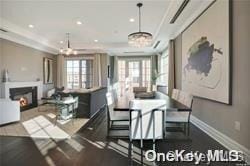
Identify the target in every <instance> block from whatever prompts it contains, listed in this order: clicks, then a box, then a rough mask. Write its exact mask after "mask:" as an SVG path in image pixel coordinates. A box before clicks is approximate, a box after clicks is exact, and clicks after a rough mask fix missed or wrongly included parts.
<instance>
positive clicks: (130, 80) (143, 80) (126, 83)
mask: <svg viewBox="0 0 250 166" xmlns="http://www.w3.org/2000/svg"><path fill="white" fill-rule="evenodd" d="M118 79H119V86H120V92H121V94H124V92H125V90H129V91H132V90H133V87H140V86H144V87H147V88H148V90H150V88H151V60H150V59H148V58H147V59H139V60H133V59H126V60H124V59H121V60H118Z"/></svg>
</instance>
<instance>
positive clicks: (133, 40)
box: [128, 3, 153, 48]
mask: <svg viewBox="0 0 250 166" xmlns="http://www.w3.org/2000/svg"><path fill="white" fill-rule="evenodd" d="M137 7H138V8H139V32H134V33H131V34H129V35H128V44H129V45H131V46H134V47H139V48H142V47H147V46H150V45H151V43H152V41H153V36H152V34H151V33H148V32H142V31H141V7H142V3H138V4H137Z"/></svg>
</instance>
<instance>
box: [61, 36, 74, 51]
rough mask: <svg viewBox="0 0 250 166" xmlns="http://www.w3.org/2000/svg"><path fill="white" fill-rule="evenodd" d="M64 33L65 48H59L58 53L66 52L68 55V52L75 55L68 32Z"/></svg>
mask: <svg viewBox="0 0 250 166" xmlns="http://www.w3.org/2000/svg"><path fill="white" fill-rule="evenodd" d="M66 35H67V48H66V49H63V48H61V49H60V53H62V54H66V55H70V54H74V55H77V51H76V50H74V49H73V48H71V47H70V41H69V33H66Z"/></svg>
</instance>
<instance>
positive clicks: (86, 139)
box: [0, 112, 236, 166]
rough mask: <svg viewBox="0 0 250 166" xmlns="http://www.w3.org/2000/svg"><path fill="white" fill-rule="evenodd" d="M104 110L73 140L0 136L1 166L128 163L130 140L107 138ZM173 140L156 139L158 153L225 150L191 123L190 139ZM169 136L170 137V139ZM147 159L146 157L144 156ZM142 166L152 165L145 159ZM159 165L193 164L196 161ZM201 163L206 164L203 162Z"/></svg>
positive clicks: (137, 153) (136, 151) (136, 160)
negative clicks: (157, 140)
mask: <svg viewBox="0 0 250 166" xmlns="http://www.w3.org/2000/svg"><path fill="white" fill-rule="evenodd" d="M105 115H106V114H105V112H103V113H100V114H99V115H98V116H97V117H96V118H95V119H94V120H92V121H91V122H90V123H88V124H87V125H85V126H84V127H83V128H82V129H81V130H80V131H79V132H78V133H77V134H75V135H74V136H73V137H72V138H71V139H70V140H51V139H32V138H29V137H9V136H0V161H1V163H0V165H1V166H8V165H20V166H21V165H25V166H37V165H44V166H46V165H59V166H61V165H62V166H63V165H65V166H66V165H67V166H68V165H69V166H71V165H81V166H127V165H129V164H130V162H129V161H130V160H129V158H128V139H111V138H109V139H108V138H107V137H106V135H107V133H106V132H107V131H106V116H105ZM169 136H170V137H171V136H172V137H173V138H172V139H166V140H164V141H159V142H157V151H158V152H165V153H166V152H168V151H170V150H182V149H184V150H187V151H199V152H206V151H207V150H208V149H221V150H225V148H224V147H223V146H221V145H220V144H219V143H218V142H216V141H215V140H213V139H212V138H210V137H209V136H208V135H206V134H205V133H204V132H202V131H201V130H199V129H198V128H197V127H195V126H194V125H191V129H190V140H188V139H186V138H185V137H184V136H182V135H175V136H173V135H169ZM170 137H169V138H170ZM137 147H139V146H138V143H136V142H135V143H134V155H133V156H134V160H133V165H139V162H140V152H141V151H140V149H139V148H137ZM147 149H152V143H151V142H150V141H149V142H145V145H144V149H143V151H144V152H145V150H147ZM144 160H145V159H144ZM143 165H152V163H149V162H146V161H144V164H143ZM157 165H194V163H193V162H187V163H186V162H185V163H183V162H182V163H180V162H178V163H172V162H171V163H169V162H162V163H158V164H157ZM200 165H207V164H206V163H201V164H200ZM210 165H218V166H221V165H236V163H223V162H214V163H211V164H210Z"/></svg>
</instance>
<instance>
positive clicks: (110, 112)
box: [106, 92, 129, 136]
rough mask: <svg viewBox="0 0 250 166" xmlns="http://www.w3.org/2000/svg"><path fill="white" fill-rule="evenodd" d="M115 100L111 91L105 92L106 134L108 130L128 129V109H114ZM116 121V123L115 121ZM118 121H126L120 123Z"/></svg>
mask: <svg viewBox="0 0 250 166" xmlns="http://www.w3.org/2000/svg"><path fill="white" fill-rule="evenodd" d="M114 107H115V101H114V96H113V94H112V92H108V93H106V108H107V132H108V133H107V134H108V136H110V130H128V128H129V123H128V122H129V111H115V110H114ZM117 122H118V123H117ZM119 122H127V123H125V124H124V123H120V124H119Z"/></svg>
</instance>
